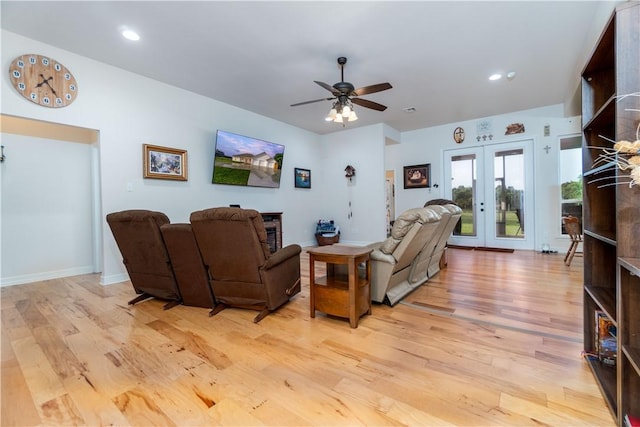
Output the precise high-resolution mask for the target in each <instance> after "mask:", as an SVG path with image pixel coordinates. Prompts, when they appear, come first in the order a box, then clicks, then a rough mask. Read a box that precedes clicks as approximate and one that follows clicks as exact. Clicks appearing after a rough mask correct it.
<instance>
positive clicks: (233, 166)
mask: <svg viewBox="0 0 640 427" xmlns="http://www.w3.org/2000/svg"><path fill="white" fill-rule="evenodd" d="M283 157H284V145H280V144H275V143H273V142H267V141H262V140H260V139H256V138H250V137H248V136H242V135H237V134H235V133H231V132H226V131H223V130H218V132H217V133H216V152H215V156H214V160H213V178H212V182H213V183H214V184H227V185H242V186H249V187H271V188H279V187H280V171H281V170H282V159H283Z"/></svg>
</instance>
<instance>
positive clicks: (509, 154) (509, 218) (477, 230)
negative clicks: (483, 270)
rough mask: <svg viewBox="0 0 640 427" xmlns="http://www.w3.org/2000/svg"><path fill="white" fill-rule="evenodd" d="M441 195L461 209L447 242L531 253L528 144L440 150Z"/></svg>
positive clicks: (530, 153)
mask: <svg viewBox="0 0 640 427" xmlns="http://www.w3.org/2000/svg"><path fill="white" fill-rule="evenodd" d="M443 164H444V189H443V190H444V194H445V196H444V197H445V198H449V199H451V200H453V201H454V202H456V203H457V204H458V205H459V206H460V207H461V208H462V210H463V214H462V218H461V219H460V222H459V223H458V225H457V227H456V228H455V230H454V232H453V235H452V236H451V238H450V239H449V243H451V244H453V245H460V246H473V247H492V248H504V249H533V248H534V239H533V237H534V233H533V224H534V221H533V212H534V206H533V141H532V140H523V141H517V142H509V143H500V144H492V145H485V146H481V147H471V148H466V149H455V150H445V151H444V162H443Z"/></svg>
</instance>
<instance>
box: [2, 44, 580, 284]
mask: <svg viewBox="0 0 640 427" xmlns="http://www.w3.org/2000/svg"><path fill="white" fill-rule="evenodd" d="M1 52H2V58H1V62H2V67H3V69H7V68H8V66H9V64H10V62H11V61H12V60H13V59H14V58H15V57H17V56H19V55H22V54H24V53H28V52H33V53H40V54H46V55H49V56H51V57H52V58H55V59H57V60H59V61H60V62H62V63H63V64H65V65H66V66H67V67H68V68H69V69H70V70H71V71H72V72H73V73H74V75H75V76H76V79H77V81H78V86H79V96H78V99H77V100H76V101H75V102H74V103H73V104H71V105H70V106H68V107H65V108H61V109H51V108H43V107H40V106H37V105H35V104H33V103H31V102H28V101H26V100H24V99H23V98H22V97H20V96H19V95H18V94H17V93H16V92H15V90H14V89H13V88H12V87H11V86H10V85H9V83H8V79H1V85H2V86H1V87H0V89H1V91H2V94H3V96H2V104H1V106H2V111H1V112H2V113H3V114H9V115H15V116H20V117H27V118H33V119H38V120H46V121H50V122H55V123H63V124H69V125H75V126H81V127H86V128H90V129H97V130H98V131H99V132H100V142H99V165H97V167H99V169H100V182H99V188H98V191H97V192H99V193H100V197H101V198H100V200H99V201H98V203H97V204H96V205H97V206H98V208H99V209H101V214H100V218H101V221H102V223H101V224H99V225H98V229H99V230H100V231H101V236H100V237H101V239H102V243H101V244H100V249H101V251H102V252H103V254H102V262H101V263H97V264H98V265H100V264H102V282H103V283H113V282H116V281H120V280H125V279H126V278H127V276H126V273H125V269H124V267H123V265H122V261H121V258H120V254H119V252H118V249H117V246H116V245H115V241H114V240H113V238H112V236H111V232H110V230H109V229H108V226H107V224H106V222H105V221H104V217H105V215H106V214H107V213H109V212H114V211H119V210H123V209H133V208H139V209H152V210H159V211H162V212H165V213H166V214H167V215H168V216H169V218H170V219H171V221H172V222H186V221H188V219H189V214H190V213H191V212H193V211H195V210H199V209H204V208H208V207H214V206H227V205H229V204H240V205H242V206H243V207H247V208H255V209H257V210H260V211H282V212H284V217H283V222H284V223H283V240H284V244H285V245H287V244H290V243H299V244H301V245H303V246H304V245H309V244H313V243H314V242H315V240H314V238H313V232H314V229H315V228H314V224H315V222H316V221H317V220H318V219H321V218H323V219H334V220H335V221H336V222H337V223H338V225H340V227H341V230H342V236H341V241H342V242H346V243H358V244H363V243H368V242H371V241H379V240H382V239H384V237H385V236H386V218H385V212H386V211H385V170H388V169H389V170H394V171H395V173H396V177H397V178H396V181H398V179H399V178H400V177H401V176H402V167H403V166H405V165H411V164H421V163H431V167H432V170H431V173H432V181H433V183H438V184H441V182H442V170H441V162H442V150H444V149H446V148H453V147H455V146H456V144H455V143H454V142H453V139H452V133H453V129H454V128H455V127H456V126H462V127H464V128H465V130H466V132H467V137H466V140H465V142H464V144H476V143H477V142H476V141H475V140H474V138H475V126H476V123H477V121H467V122H461V123H455V124H450V125H444V126H438V127H434V128H426V129H420V130H416V131H411V132H404V133H400V132H397V131H396V130H394V129H392V128H390V127H388V126H386V125H384V124H378V125H373V126H367V127H364V128H357V129H349V128H348V127H347V128H346V129H344V130H337V131H336V132H335V133H332V134H329V135H323V136H319V135H316V134H313V133H310V132H307V131H304V130H301V129H298V128H296V127H293V126H290V125H287V124H284V123H282V122H278V121H275V120H272V119H269V118H266V117H263V116H259V115H257V114H254V113H251V112H248V111H246V110H242V109H239V108H236V107H233V106H231V105H228V104H224V103H221V102H218V101H216V100H212V99H208V98H205V97H202V96H199V95H196V94H194V93H191V92H187V91H184V90H181V89H178V88H175V87H171V86H168V85H165V84H162V83H160V82H157V81H154V80H150V79H147V78H145V77H142V76H139V75H136V74H132V73H129V72H126V71H123V70H121V69H118V68H114V67H111V66H108V65H105V64H102V63H99V62H96V61H93V60H91V59H89V58H85V57H82V56H78V55H75V54H72V53H70V52H67V51H65V50H62V49H58V48H56V47H52V46H49V45H46V44H43V43H40V42H37V41H34V40H31V39H27V38H24V37H22V36H19V35H17V34H14V33H11V32H7V31H2V50H1ZM492 119H493V125H494V130H495V132H496V138H495V139H494V141H493V142H496V141H498V142H499V141H507V140H509V138H508V137H505V136H504V135H502V134H503V133H504V128H505V127H506V125H507V124H510V123H513V122H522V123H524V124H525V126H526V129H527V132H526V134H525V135H524V136H526V137H528V138H529V137H530V138H533V139H534V143H535V147H536V190H535V191H536V241H537V242H540V241H541V239H542V236H545V233H547V234H546V235H549V236H551V237H550V238H549V239H548V241H549V242H550V243H551V244H552V247H553V245H554V243H557V244H558V245H562V244H564V239H563V238H561V237H560V236H559V234H560V228H559V225H558V224H559V221H558V218H557V215H558V212H559V208H558V206H557V204H558V200H559V196H558V194H559V185H558V183H557V176H558V164H557V162H558V149H559V148H558V145H559V144H558V136H559V135H567V134H571V133H574V132H579V131H580V120H579V119H578V118H573V119H566V118H563V112H562V106H560V105H558V106H551V107H546V108H541V109H535V110H530V111H525V112H517V113H512V114H509V115H504V116H497V117H494V118H492ZM545 124H550V125H551V130H552V133H551V136H549V137H543V136H541V135H542V129H543V126H544V125H545ZM217 129H224V130H228V131H231V132H236V133H239V134H242V135H248V136H253V137H256V138H260V139H264V140H267V141H273V142H277V143H280V144H284V145H285V147H286V148H285V156H284V165H283V178H282V182H281V187H280V188H279V189H265V188H250V187H235V186H222V185H213V184H211V172H212V167H213V153H214V139H215V132H216V130H217ZM500 132H502V134H501V133H500ZM522 136H523V135H518V137H522ZM388 142H393V143H394V144H390V145H385V143H388ZM145 143H150V144H155V145H161V146H167V147H174V148H180V149H186V150H187V151H188V174H189V180H188V181H187V182H180V181H165V180H153V179H143V178H142V144H145ZM546 145H548V146H550V147H551V149H550V150H549V154H546V152H545V151H543V148H544V147H545V146H546ZM348 164H350V165H352V166H354V167H355V168H356V176H355V178H354V179H353V181H352V182H348V180H347V179H346V178H345V177H344V168H345V167H346V166H347V165H348ZM294 167H299V168H305V169H310V170H311V173H312V188H311V189H297V188H294V184H293V168H294ZM42 178H43V179H44V178H45V177H42ZM128 187H131V188H132V189H133V191H127V188H128ZM400 187H401V185H400V186H398V185H396V214H400V213H401V212H402V211H403V210H406V209H408V208H411V207H415V206H422V205H423V204H424V202H425V201H426V200H430V199H432V198H437V197H442V194H440V189H441V188H442V187H441V186H440V188H439V189H434V188H432V189H412V190H403V189H402V188H400ZM349 201H351V207H349ZM43 209H44V208H43ZM350 214H352V216H351V215H350ZM51 220H52V218H49V221H51ZM0 235H1V233H0ZM554 236H555V237H554ZM554 239H555V240H554ZM6 240H7V239H4V238H3V239H2V242H3V247H2V249H1V253H4V252H5V251H7V250H8V249H10V250H12V251H16V253H22V254H26V253H28V251H29V250H30V249H31V248H30V247H29V246H28V245H25V244H22V242H19V241H17V242H15V241H14V242H7V241H6ZM98 240H100V239H98ZM537 246H538V243H536V247H537ZM0 274H1V275H2V277H4V275H5V273H4V270H3V271H2V272H1V273H0Z"/></svg>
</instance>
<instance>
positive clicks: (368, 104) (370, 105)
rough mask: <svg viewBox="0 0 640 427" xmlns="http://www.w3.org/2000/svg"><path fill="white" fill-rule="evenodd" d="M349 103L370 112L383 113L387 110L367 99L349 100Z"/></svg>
mask: <svg viewBox="0 0 640 427" xmlns="http://www.w3.org/2000/svg"><path fill="white" fill-rule="evenodd" d="M351 102H353V103H354V104H357V105H359V106H361V107H366V108H371V109H372V110H378V111H384V110H386V109H387V107H385V106H384V105H382V104H378V103H377V102H373V101H369V100H367V99H360V98H353V99H351Z"/></svg>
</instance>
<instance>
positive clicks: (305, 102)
mask: <svg viewBox="0 0 640 427" xmlns="http://www.w3.org/2000/svg"><path fill="white" fill-rule="evenodd" d="M332 99H335V98H320V99H314V100H313V101H304V102H298V103H297V104H291V105H290V107H297V106H298V105H305V104H312V103H314V102H320V101H331V100H332Z"/></svg>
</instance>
